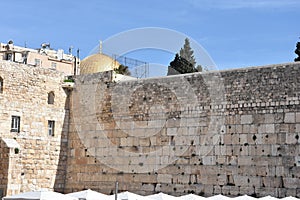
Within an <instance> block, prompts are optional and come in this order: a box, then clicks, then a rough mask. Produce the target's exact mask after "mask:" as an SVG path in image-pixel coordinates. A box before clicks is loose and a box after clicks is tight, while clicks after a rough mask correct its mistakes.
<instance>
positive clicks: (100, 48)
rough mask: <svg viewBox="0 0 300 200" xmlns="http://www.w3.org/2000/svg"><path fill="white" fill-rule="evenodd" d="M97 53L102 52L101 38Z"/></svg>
mask: <svg viewBox="0 0 300 200" xmlns="http://www.w3.org/2000/svg"><path fill="white" fill-rule="evenodd" d="M99 53H102V40H99Z"/></svg>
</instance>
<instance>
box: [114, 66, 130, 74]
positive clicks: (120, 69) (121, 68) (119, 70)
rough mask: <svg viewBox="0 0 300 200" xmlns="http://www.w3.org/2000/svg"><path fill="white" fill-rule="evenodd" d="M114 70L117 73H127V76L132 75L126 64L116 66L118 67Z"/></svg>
mask: <svg viewBox="0 0 300 200" xmlns="http://www.w3.org/2000/svg"><path fill="white" fill-rule="evenodd" d="M114 71H115V72H116V73H117V74H123V75H126V76H130V75H131V73H130V71H129V68H128V66H125V65H119V67H118V68H116V69H114Z"/></svg>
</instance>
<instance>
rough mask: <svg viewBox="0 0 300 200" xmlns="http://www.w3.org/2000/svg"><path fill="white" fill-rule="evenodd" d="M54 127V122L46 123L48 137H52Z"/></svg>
mask: <svg viewBox="0 0 300 200" xmlns="http://www.w3.org/2000/svg"><path fill="white" fill-rule="evenodd" d="M54 127H55V121H52V120H49V121H48V135H49V136H54Z"/></svg>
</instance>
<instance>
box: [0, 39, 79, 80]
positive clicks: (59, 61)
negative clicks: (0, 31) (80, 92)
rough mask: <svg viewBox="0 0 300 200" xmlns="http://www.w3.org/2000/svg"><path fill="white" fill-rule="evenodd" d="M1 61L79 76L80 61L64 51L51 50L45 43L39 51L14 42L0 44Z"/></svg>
mask: <svg viewBox="0 0 300 200" xmlns="http://www.w3.org/2000/svg"><path fill="white" fill-rule="evenodd" d="M0 60H9V61H12V62H17V63H23V64H27V65H30V66H38V67H43V68H47V69H52V70H57V71H60V72H63V73H65V74H66V75H74V74H75V75H76V74H79V59H78V58H76V57H75V56H73V55H71V54H65V53H64V51H63V50H62V49H58V50H57V51H56V50H54V49H52V48H50V44H49V43H43V44H42V45H41V48H39V49H31V48H26V47H20V46H15V45H14V43H13V41H12V40H10V41H9V42H8V43H7V44H3V43H0Z"/></svg>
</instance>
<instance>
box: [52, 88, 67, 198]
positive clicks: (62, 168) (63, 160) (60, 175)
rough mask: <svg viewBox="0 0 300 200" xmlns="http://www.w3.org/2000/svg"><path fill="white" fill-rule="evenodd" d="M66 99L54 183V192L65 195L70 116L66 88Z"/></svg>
mask: <svg viewBox="0 0 300 200" xmlns="http://www.w3.org/2000/svg"><path fill="white" fill-rule="evenodd" d="M65 92H66V94H67V98H66V101H65V118H64V122H63V127H62V133H61V139H60V147H61V148H60V152H59V161H58V166H57V171H56V176H55V182H54V191H55V192H60V193H65V191H64V190H65V183H66V173H67V157H68V133H69V115H70V95H71V89H70V88H66V89H65Z"/></svg>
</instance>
